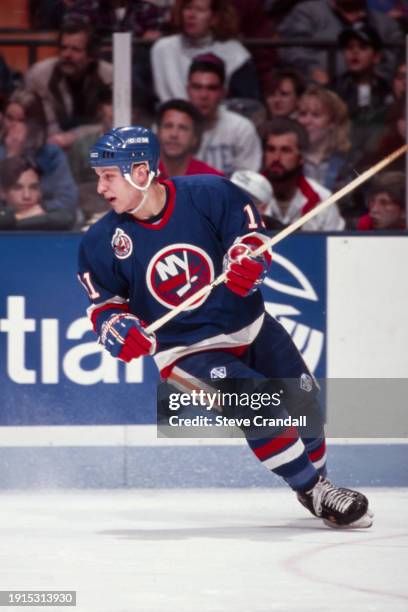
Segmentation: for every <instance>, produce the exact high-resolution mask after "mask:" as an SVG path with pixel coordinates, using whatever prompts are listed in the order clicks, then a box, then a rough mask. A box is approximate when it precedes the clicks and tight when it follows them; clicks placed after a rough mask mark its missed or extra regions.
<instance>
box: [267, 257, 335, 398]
mask: <svg viewBox="0 0 408 612" xmlns="http://www.w3.org/2000/svg"><path fill="white" fill-rule="evenodd" d="M302 267H303V266H302ZM322 293H323V292H322V289H321V288H320V295H319V294H318V293H317V292H316V290H315V289H314V287H313V286H312V284H311V282H310V280H309V279H308V278H307V276H306V275H305V273H304V272H303V271H302V270H301V269H300V268H299V267H297V266H296V265H295V264H294V263H293V262H292V261H290V260H289V259H287V258H286V257H284V256H283V255H280V254H279V253H276V251H274V253H273V264H272V266H271V270H270V276H267V277H266V279H265V281H264V284H263V287H262V294H263V296H264V299H265V306H266V310H267V311H268V312H269V314H271V315H272V316H273V317H275V318H276V319H277V320H278V321H279V322H280V323H281V324H282V325H283V326H284V328H285V329H286V331H287V332H288V333H289V334H290V335H291V337H292V340H293V341H294V343H295V344H296V346H297V348H298V349H299V350H300V352H301V353H302V356H303V359H304V360H305V362H306V364H307V365H308V366H309V368H310V370H311V371H312V372H314V373H316V370H318V369H319V367H321V364H320V361H321V357H322V355H323V350H324V334H323V331H320V330H323V329H325V323H324V312H323V311H324V309H325V307H324V303H323V301H324V296H323V295H322ZM320 375H322V372H320V373H319V374H318V376H320ZM302 382H303V384H304V385H306V384H307V383H308V381H307V380H303V381H302ZM305 390H307V389H305Z"/></svg>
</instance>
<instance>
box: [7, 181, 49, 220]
mask: <svg viewBox="0 0 408 612" xmlns="http://www.w3.org/2000/svg"><path fill="white" fill-rule="evenodd" d="M40 200H41V189H40V181H39V177H38V174H37V173H36V172H34V170H26V171H25V172H23V173H22V174H20V176H19V178H18V180H17V182H16V183H15V184H14V185H13V187H11V188H10V189H8V190H7V192H6V201H7V204H8V205H9V206H10V207H11V208H12V209H13V210H14V211H15V212H16V213H21V212H25V211H27V210H28V209H30V208H32V207H33V206H37V205H38V204H39V203H40Z"/></svg>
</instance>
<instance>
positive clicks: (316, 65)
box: [279, 0, 403, 85]
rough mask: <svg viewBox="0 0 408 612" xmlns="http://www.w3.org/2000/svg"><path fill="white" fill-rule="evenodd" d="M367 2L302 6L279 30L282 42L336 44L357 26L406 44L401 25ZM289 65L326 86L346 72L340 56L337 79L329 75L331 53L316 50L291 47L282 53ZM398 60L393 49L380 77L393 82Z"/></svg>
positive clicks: (323, 0)
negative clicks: (360, 24) (328, 41)
mask: <svg viewBox="0 0 408 612" xmlns="http://www.w3.org/2000/svg"><path fill="white" fill-rule="evenodd" d="M367 4H368V3H367V1H366V0H319V2H316V0H309V1H307V2H299V3H297V5H296V6H295V7H294V8H293V9H292V10H291V11H290V12H289V14H288V15H287V16H286V17H285V19H284V20H283V21H282V23H281V24H280V26H279V31H280V35H281V38H282V40H285V41H289V42H296V40H299V39H302V40H309V41H311V42H313V41H320V40H333V41H334V40H336V39H337V37H338V36H339V34H340V32H341V31H342V30H343V29H344V28H348V27H351V26H352V25H353V24H354V23H358V22H365V23H367V24H370V26H371V27H373V28H375V29H376V30H377V32H378V33H379V35H380V37H381V40H382V41H385V42H387V43H396V44H398V43H402V42H403V35H402V31H401V28H400V27H399V25H398V24H397V23H396V22H395V21H394V20H393V19H391V18H390V17H388V15H385V14H384V13H383V12H381V11H377V10H373V9H371V8H370V7H368V6H367ZM282 55H283V56H284V57H283V58H282V59H284V60H285V63H289V64H292V65H293V66H295V67H296V68H297V69H298V70H299V71H300V73H301V74H302V75H303V76H304V78H306V79H310V80H313V81H315V82H317V83H320V84H322V85H327V84H328V83H329V81H330V80H331V79H330V76H331V77H338V76H339V75H340V74H341V73H342V72H344V70H345V65H344V59H343V57H342V55H341V53H339V52H338V53H337V54H336V68H335V75H330V76H329V74H328V69H327V59H328V58H327V52H326V50H325V49H317V48H313V47H302V46H299V47H290V48H285V49H283V51H282ZM395 63H396V56H395V51H394V50H393V49H387V50H386V51H385V52H384V53H383V56H382V59H381V64H380V65H379V66H378V74H380V75H381V76H382V77H383V78H386V79H389V78H391V77H392V74H393V72H394V70H395Z"/></svg>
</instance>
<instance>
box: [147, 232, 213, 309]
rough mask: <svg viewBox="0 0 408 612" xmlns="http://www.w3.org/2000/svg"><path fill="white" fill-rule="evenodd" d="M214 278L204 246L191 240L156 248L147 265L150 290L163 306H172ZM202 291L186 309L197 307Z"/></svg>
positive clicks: (201, 300)
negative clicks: (197, 245) (197, 244)
mask: <svg viewBox="0 0 408 612" xmlns="http://www.w3.org/2000/svg"><path fill="white" fill-rule="evenodd" d="M213 280H214V266H213V263H212V261H211V259H210V258H209V256H208V255H207V253H206V252H205V251H203V249H200V248H199V247H196V246H194V245H192V244H184V243H180V244H172V245H169V246H167V247H165V248H163V249H161V250H160V251H158V252H157V253H156V254H155V255H154V257H153V258H152V260H151V261H150V264H149V266H148V268H147V272H146V283H147V286H148V288H149V291H150V293H151V294H152V295H153V296H154V297H155V298H156V300H157V301H158V302H160V304H162V305H163V306H165V307H166V308H169V309H171V308H174V307H175V306H178V305H179V304H181V302H183V301H184V300H186V299H187V298H189V297H190V296H191V295H193V294H194V293H196V292H197V291H198V290H199V289H201V288H202V287H204V286H205V285H208V284H209V283H211V282H212V281H213ZM207 297H208V296H207V295H204V296H203V297H201V298H200V299H198V300H197V301H196V302H194V303H193V304H192V305H191V306H190V307H189V308H186V310H192V309H193V308H198V306H201V304H202V303H203V302H204V301H205V300H206V299H207Z"/></svg>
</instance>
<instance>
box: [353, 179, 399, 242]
mask: <svg viewBox="0 0 408 612" xmlns="http://www.w3.org/2000/svg"><path fill="white" fill-rule="evenodd" d="M405 202H406V199H405V175H404V173H403V172H384V173H383V174H380V175H379V176H377V177H376V178H375V179H374V180H373V182H372V185H371V186H370V190H369V194H368V213H367V214H366V215H364V216H362V217H361V218H360V219H359V221H358V224H357V229H358V230H360V231H369V230H402V229H405Z"/></svg>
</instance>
